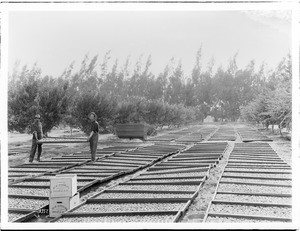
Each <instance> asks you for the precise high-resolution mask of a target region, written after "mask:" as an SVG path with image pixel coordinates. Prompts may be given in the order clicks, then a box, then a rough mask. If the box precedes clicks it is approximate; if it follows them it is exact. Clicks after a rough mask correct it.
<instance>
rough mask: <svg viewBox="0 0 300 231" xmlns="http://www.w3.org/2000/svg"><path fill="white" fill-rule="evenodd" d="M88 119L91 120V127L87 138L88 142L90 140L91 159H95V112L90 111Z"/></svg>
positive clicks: (96, 139)
mask: <svg viewBox="0 0 300 231" xmlns="http://www.w3.org/2000/svg"><path fill="white" fill-rule="evenodd" d="M88 117H89V119H90V122H91V127H90V135H89V137H88V139H87V141H88V142H90V149H91V160H92V161H95V159H96V152H97V145H98V138H99V136H98V133H99V124H98V122H97V121H96V120H97V115H96V113H95V112H91V113H90V114H89V116H88Z"/></svg>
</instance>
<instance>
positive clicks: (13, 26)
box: [8, 10, 291, 76]
mask: <svg viewBox="0 0 300 231" xmlns="http://www.w3.org/2000/svg"><path fill="white" fill-rule="evenodd" d="M290 18H291V15H290V11H281V12H278V11H225V10H224V11H35V12H33V11H32V12H30V11H24V12H17V11H16V12H10V13H9V22H8V29H9V37H8V42H9V45H8V56H9V57H8V58H9V63H8V64H9V72H10V73H11V72H12V70H13V66H14V64H15V63H16V61H19V62H20V66H23V65H25V64H26V65H28V66H32V65H33V64H34V63H35V62H36V63H37V65H38V66H39V67H40V68H41V69H42V74H43V75H51V76H59V75H61V74H62V72H63V71H64V69H65V68H66V67H68V66H69V65H70V64H71V63H72V62H73V61H74V62H75V69H76V68H78V67H79V66H80V63H81V61H82V60H83V58H84V56H85V55H86V54H88V55H89V57H91V58H92V57H93V56H95V55H98V56H99V61H98V63H101V62H102V60H103V57H104V55H105V53H106V52H107V51H109V50H111V53H110V55H111V60H110V63H109V65H112V64H113V63H114V62H115V59H118V63H119V64H120V66H122V65H123V64H124V63H125V61H126V59H127V57H130V62H131V70H132V69H133V68H134V65H135V63H136V62H137V61H138V58H139V57H140V56H141V55H142V63H143V64H144V63H145V62H146V59H147V58H148V56H149V55H151V59H152V65H151V68H150V70H151V72H152V73H153V74H155V75H157V74H158V73H160V72H162V71H163V70H164V68H165V66H166V65H167V64H168V63H169V62H170V59H171V58H172V57H174V58H175V66H177V63H178V62H179V61H180V62H181V63H182V68H183V71H184V74H185V75H189V74H190V73H191V71H192V69H193V67H194V65H195V59H196V53H197V50H198V49H199V48H200V47H202V65H203V68H204V69H205V68H206V66H207V64H208V63H209V61H210V60H211V59H212V58H213V59H214V63H215V69H217V68H218V67H219V66H223V67H225V68H226V67H227V65H228V63H229V59H230V58H232V57H233V56H234V55H235V54H236V53H237V54H238V55H237V64H238V67H239V68H244V67H245V66H246V65H247V64H249V62H250V61H251V60H255V62H256V63H257V66H259V65H260V64H261V63H262V62H265V63H267V64H268V67H269V68H274V67H276V66H277V65H278V63H279V62H280V61H281V60H282V58H283V57H284V56H286V55H287V54H288V52H289V51H290V49H291V19H290ZM99 70H100V67H99Z"/></svg>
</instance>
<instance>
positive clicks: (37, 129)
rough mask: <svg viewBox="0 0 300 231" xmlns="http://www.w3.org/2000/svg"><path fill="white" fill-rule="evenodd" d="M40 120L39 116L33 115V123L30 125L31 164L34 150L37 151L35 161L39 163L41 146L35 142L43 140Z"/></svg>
mask: <svg viewBox="0 0 300 231" xmlns="http://www.w3.org/2000/svg"><path fill="white" fill-rule="evenodd" d="M40 119H41V116H40V115H39V114H37V115H35V117H34V122H33V123H32V125H31V132H32V135H33V137H32V146H31V151H30V156H29V162H30V163H32V161H33V159H34V156H35V152H36V148H37V149H38V155H37V158H36V160H37V161H40V157H41V154H42V144H37V141H38V140H40V139H42V138H43V128H42V123H41V121H40Z"/></svg>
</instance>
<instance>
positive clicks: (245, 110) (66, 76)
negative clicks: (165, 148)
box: [8, 49, 291, 132]
mask: <svg viewBox="0 0 300 231" xmlns="http://www.w3.org/2000/svg"><path fill="white" fill-rule="evenodd" d="M201 56H202V51H201V49H199V50H198V52H197V55H196V59H195V65H194V68H193V70H192V71H191V73H190V74H188V75H186V74H184V72H183V70H182V65H181V62H180V61H179V62H178V63H177V64H175V59H174V58H172V59H171V60H170V62H169V63H168V64H167V65H166V67H165V68H164V70H163V71H162V72H161V73H160V74H158V75H157V76H155V75H153V74H152V73H151V71H150V68H151V62H152V61H151V56H149V57H148V58H147V60H146V62H145V65H143V64H142V57H140V59H139V60H138V61H137V62H136V64H135V65H134V70H133V71H130V70H129V66H130V65H129V64H130V59H127V61H126V62H125V64H124V65H122V66H121V65H119V63H118V60H115V61H114V62H113V65H110V64H111V55H110V52H109V51H108V52H107V53H106V54H105V55H104V57H103V59H102V60H100V59H99V57H98V56H94V57H92V58H90V57H89V56H85V58H84V59H83V61H82V62H81V65H80V68H79V70H77V71H75V69H74V65H73V64H71V65H70V66H69V67H67V68H66V70H65V71H64V72H63V73H62V75H61V76H59V77H55V78H54V77H51V76H42V72H41V69H40V68H39V67H38V66H37V65H34V66H33V67H32V68H28V67H27V66H24V67H22V69H20V68H19V67H18V65H16V67H15V69H14V71H13V73H11V74H10V76H9V86H8V106H9V108H8V114H9V118H8V127H9V130H11V131H13V130H16V131H19V132H24V131H25V130H26V128H27V126H28V125H29V124H30V123H31V121H32V118H33V116H34V114H35V113H40V114H41V115H42V118H43V123H44V124H45V125H44V128H45V132H48V131H50V130H51V129H52V128H53V127H54V126H57V125H58V124H60V123H62V122H63V123H65V124H67V125H70V126H72V127H80V128H81V129H83V130H85V129H86V127H87V126H86V125H87V114H88V113H89V112H90V111H95V112H96V113H97V114H98V115H99V118H98V121H99V124H100V126H101V128H102V129H103V131H108V130H110V129H111V128H112V127H113V125H114V124H115V123H125V122H146V123H148V124H151V125H153V126H155V127H159V126H164V125H168V126H179V125H181V124H184V123H189V122H192V121H203V119H204V118H205V117H206V116H207V115H211V116H213V117H214V118H215V120H216V121H220V120H221V121H224V120H229V121H236V120H237V119H238V118H240V116H241V115H242V116H243V118H245V119H247V120H251V121H259V122H261V121H265V120H264V119H265V118H259V119H258V117H257V116H258V114H257V113H259V114H260V113H261V112H260V111H259V112H258V111H257V112H255V111H254V110H253V107H256V106H254V105H256V104H258V103H257V102H258V101H259V98H263V99H264V100H265V99H266V98H265V95H263V94H267V92H273V93H272V94H273V95H275V96H276V97H278V98H280V99H285V100H286V101H289V102H290V100H291V95H290V84H291V83H290V79H291V62H290V57H289V56H287V57H286V58H284V59H283V60H282V62H281V63H280V64H279V65H278V67H277V69H276V70H271V71H267V70H266V65H264V64H262V65H260V67H259V68H258V71H256V70H255V69H256V68H255V62H254V61H251V62H250V63H249V65H248V66H247V67H246V68H244V69H239V68H238V67H237V64H236V59H237V55H235V56H233V58H232V59H231V60H230V61H229V64H228V67H227V68H222V67H219V68H218V70H217V71H216V72H215V73H213V66H214V62H213V60H212V61H211V62H210V63H209V64H208V66H207V67H206V68H203V66H202V60H201ZM110 66H111V68H109V67H110ZM109 69H110V70H109ZM281 88H283V89H284V91H281V90H279V89H281ZM278 92H280V94H278ZM268 94H269V93H268ZM270 94H271V93H270ZM268 99H270V100H273V101H274V103H277V105H275V104H274V105H273V108H272V110H273V111H272V113H273V114H272V115H271V114H269V117H268V118H270V120H268V121H270V123H274V122H273V118H277V119H278V117H280V118H281V121H282V120H283V118H285V119H284V121H285V122H282V123H281V125H282V126H284V125H285V124H287V122H288V117H289V113H283V114H282V113H281V114H280V113H279V111H280V110H290V104H285V102H281V101H282V100H280V101H279V100H275V98H274V97H271V95H269V98H268ZM279 102H281V103H279ZM262 104H267V105H270V102H269V101H266V102H263V103H262ZM274 107H275V108H276V110H277V111H276V110H275V109H274ZM278 108H280V109H278ZM270 110H271V109H270ZM250 112H252V114H251V113H250ZM259 116H261V115H259ZM271 118H272V120H271Z"/></svg>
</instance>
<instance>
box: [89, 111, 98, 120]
mask: <svg viewBox="0 0 300 231" xmlns="http://www.w3.org/2000/svg"><path fill="white" fill-rule="evenodd" d="M90 115H93V116H94V117H95V119H97V115H96V113H95V112H90V114H89V115H88V116H90Z"/></svg>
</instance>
